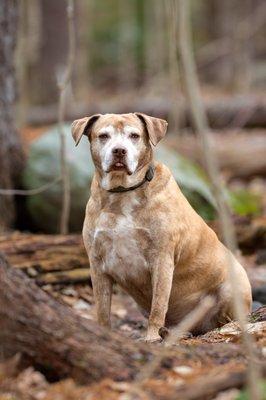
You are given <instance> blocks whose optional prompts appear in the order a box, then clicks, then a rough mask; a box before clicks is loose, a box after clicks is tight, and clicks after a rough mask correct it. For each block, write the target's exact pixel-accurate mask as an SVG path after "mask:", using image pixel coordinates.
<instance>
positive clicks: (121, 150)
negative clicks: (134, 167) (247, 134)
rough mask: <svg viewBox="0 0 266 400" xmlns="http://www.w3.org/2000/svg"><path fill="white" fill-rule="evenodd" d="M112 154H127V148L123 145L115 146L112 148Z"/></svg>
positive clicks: (120, 155) (119, 155)
mask: <svg viewBox="0 0 266 400" xmlns="http://www.w3.org/2000/svg"><path fill="white" fill-rule="evenodd" d="M112 152H113V154H114V155H115V156H118V157H122V156H125V155H126V154H127V150H126V149H125V148H124V147H115V148H114V149H113V150H112Z"/></svg>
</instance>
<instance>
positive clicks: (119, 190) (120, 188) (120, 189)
mask: <svg viewBox="0 0 266 400" xmlns="http://www.w3.org/2000/svg"><path fill="white" fill-rule="evenodd" d="M153 177H154V166H153V165H150V166H149V168H148V170H147V172H146V174H145V176H144V178H143V179H142V181H141V182H140V183H137V184H136V185H134V186H130V187H128V188H126V187H124V186H118V187H116V188H113V189H109V190H107V192H111V193H123V192H129V191H130V190H134V189H137V188H139V187H140V186H142V185H143V184H144V183H145V182H150V181H151V180H152V178H153Z"/></svg>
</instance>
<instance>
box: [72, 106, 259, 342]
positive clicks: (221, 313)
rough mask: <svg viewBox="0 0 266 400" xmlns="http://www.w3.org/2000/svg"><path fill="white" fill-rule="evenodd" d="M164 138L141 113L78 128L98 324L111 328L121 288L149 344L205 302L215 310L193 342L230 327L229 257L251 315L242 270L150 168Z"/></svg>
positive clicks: (163, 174)
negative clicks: (85, 168) (85, 149)
mask: <svg viewBox="0 0 266 400" xmlns="http://www.w3.org/2000/svg"><path fill="white" fill-rule="evenodd" d="M166 130H167V122H166V121H164V120H162V119H159V118H155V117H151V116H148V115H146V114H143V113H129V114H105V115H101V114H95V115H92V116H90V117H85V118H82V119H79V120H76V121H74V122H73V124H72V135H73V138H74V140H75V143H76V145H78V143H79V141H80V139H81V137H82V136H83V135H85V136H87V137H88V138H89V142H90V150H91V155H92V159H93V162H94V164H95V174H94V177H93V180H92V184H91V195H90V198H89V201H88V203H87V207H86V216H85V221H84V227H83V240H84V245H85V248H86V251H87V253H88V257H89V262H90V266H91V273H92V284H93V292H94V297H95V302H96V309H97V318H98V322H99V324H100V325H102V326H105V327H110V310H111V297H112V286H113V284H114V283H115V282H116V283H117V284H118V285H120V286H121V287H122V288H123V289H124V290H125V291H126V292H127V293H128V294H129V295H131V296H132V297H133V299H134V300H135V301H136V303H137V304H138V306H139V307H140V309H141V310H142V312H143V314H144V315H146V316H148V328H147V333H146V336H145V340H146V341H147V342H154V341H158V340H160V339H161V337H160V335H159V330H160V328H162V327H171V326H175V325H177V324H178V323H179V322H180V321H181V320H182V319H183V318H184V317H185V316H186V315H187V314H188V313H189V312H190V311H192V310H193V309H194V308H195V307H196V305H197V304H198V303H199V302H200V301H201V299H202V298H204V296H206V295H208V294H209V295H212V296H214V298H215V300H216V301H215V305H214V306H213V307H212V309H211V310H210V311H209V312H208V314H207V315H206V316H205V317H204V318H203V319H202V320H201V321H199V322H198V323H197V324H196V325H195V327H194V328H193V330H192V333H193V334H200V333H205V332H206V331H208V330H211V329H214V328H216V327H219V326H222V325H223V324H225V323H226V322H228V321H229V320H231V319H233V316H234V315H233V300H232V293H231V288H230V285H229V283H228V279H227V278H228V270H229V268H230V262H229V259H230V257H231V260H233V263H234V265H235V268H236V271H237V279H238V286H239V296H241V298H242V300H243V304H244V307H245V312H246V313H247V314H248V313H249V312H250V310H251V303H252V297H251V288H250V283H249V280H248V277H247V275H246V272H245V270H244V268H243V267H242V266H241V265H240V263H239V262H238V261H237V260H236V258H235V257H234V256H233V255H232V254H231V253H230V252H229V250H228V249H227V248H226V247H225V246H224V245H223V244H222V243H221V242H220V241H219V240H218V238H217V236H216V234H215V233H214V231H213V230H212V229H211V228H210V227H209V226H208V225H207V224H206V223H205V222H204V221H203V219H202V218H201V217H200V216H199V215H198V214H197V213H196V211H195V210H194V209H193V208H192V207H191V206H190V204H189V203H188V201H187V199H186V198H185V197H184V195H183V194H182V192H181V190H180V189H179V187H178V185H177V183H176V181H175V180H174V178H173V176H172V174H171V172H170V170H169V169H168V168H167V167H166V166H165V165H164V164H161V163H158V162H155V161H154V159H153V148H154V146H156V145H157V144H158V143H159V141H160V140H161V139H162V138H163V137H164V136H165V134H166Z"/></svg>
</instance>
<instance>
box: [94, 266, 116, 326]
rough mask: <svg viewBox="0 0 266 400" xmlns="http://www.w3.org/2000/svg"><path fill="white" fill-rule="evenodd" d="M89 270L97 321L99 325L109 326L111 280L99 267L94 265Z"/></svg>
mask: <svg viewBox="0 0 266 400" xmlns="http://www.w3.org/2000/svg"><path fill="white" fill-rule="evenodd" d="M91 270H92V274H91V277H92V286H93V294H94V299H95V303H96V310H97V319H98V323H99V324H100V325H101V326H105V327H110V326H111V322H110V313H111V300H112V289H113V281H112V279H111V278H110V277H109V276H108V275H106V274H105V273H103V272H102V271H101V270H99V268H97V267H96V268H95V266H94V267H92V268H91Z"/></svg>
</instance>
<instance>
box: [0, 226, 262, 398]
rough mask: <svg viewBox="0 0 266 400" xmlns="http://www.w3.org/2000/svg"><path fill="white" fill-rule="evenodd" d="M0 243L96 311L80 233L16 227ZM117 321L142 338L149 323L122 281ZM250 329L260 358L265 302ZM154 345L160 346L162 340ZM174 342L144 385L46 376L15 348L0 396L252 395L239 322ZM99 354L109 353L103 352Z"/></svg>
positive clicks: (82, 309)
mask: <svg viewBox="0 0 266 400" xmlns="http://www.w3.org/2000/svg"><path fill="white" fill-rule="evenodd" d="M66 248H68V254H67V251H66ZM0 251H2V252H3V253H4V254H5V255H6V257H7V258H8V260H9V262H10V263H11V264H12V265H13V266H14V267H16V268H20V269H23V270H24V271H25V272H26V273H27V274H28V275H29V276H31V277H32V279H35V280H36V281H37V282H39V284H40V285H42V287H43V289H44V290H46V291H47V292H49V293H50V294H51V295H52V296H54V297H56V298H57V299H58V300H59V301H63V302H64V303H66V304H68V305H69V306H70V307H72V308H73V309H74V310H75V312H76V313H78V314H80V315H81V316H82V317H84V318H87V319H94V318H95V306H94V300H93V293H92V287H91V284H90V281H89V269H88V265H87V260H86V256H85V254H84V251H83V250H82V244H81V242H80V237H79V236H78V235H70V236H66V237H62V236H59V235H58V236H51V235H47V236H46V235H31V234H28V235H27V234H21V233H13V234H10V235H7V236H2V237H0ZM47 252H48V253H47ZM49 254H50V256H49ZM62 257H63V258H62ZM250 257H252V256H250V255H249V256H248V258H247V260H249V258H250ZM253 258H254V256H253ZM60 260H61V261H60ZM67 260H68V262H67ZM60 262H61V264H60ZM252 262H253V264H252V263H250V262H249V270H250V271H253V278H252V282H254V283H255V284H256V279H257V280H260V279H261V277H260V275H259V277H260V278H258V276H257V272H258V271H259V270H258V271H257V268H260V267H259V266H257V265H256V263H255V262H254V260H253V261H252ZM73 265H74V267H75V268H74V269H73ZM71 268H72V269H71ZM55 270H56V271H55ZM81 271H83V275H82V273H81ZM60 273H61V275H60ZM250 276H252V274H250ZM256 276H257V278H256ZM55 282H57V283H55ZM264 283H265V282H264ZM260 284H261V280H260ZM112 322H113V328H114V329H115V330H118V331H119V332H120V333H121V335H124V336H125V337H128V338H130V339H131V340H138V339H139V338H140V337H141V336H142V335H143V334H144V331H145V327H146V321H145V320H144V318H143V317H142V315H141V314H140V312H139V311H138V309H137V307H136V306H135V304H134V302H133V301H132V300H131V299H130V298H129V297H128V296H127V295H126V294H125V293H123V292H121V290H120V289H119V288H116V289H115V293H114V296H113V305H112ZM248 329H249V332H250V333H251V335H252V336H253V338H254V340H255V342H256V357H257V359H258V360H259V363H260V365H262V364H263V359H264V358H265V356H266V308H265V307H262V308H260V309H259V311H257V312H256V313H254V314H253V315H252V317H251V318H250V324H249V325H248ZM154 346H159V347H161V348H162V346H163V344H158V345H154ZM174 349H175V353H176V357H175V358H174V359H168V358H167V355H166V357H164V358H163V361H162V363H161V368H160V369H159V370H157V371H156V372H155V374H153V375H152V376H151V377H150V378H149V379H147V380H146V381H144V383H143V385H142V387H141V388H140V387H139V386H136V383H132V382H113V381H111V380H110V379H108V378H106V379H104V380H103V381H101V382H99V383H97V384H93V385H91V386H86V387H79V386H78V385H77V384H76V383H75V382H74V381H73V380H71V379H67V380H64V381H60V382H48V381H47V378H46V377H45V376H44V375H42V374H41V373H40V372H39V371H37V370H35V369H34V368H33V367H28V368H26V369H21V365H20V362H19V356H16V357H15V358H14V359H12V360H9V361H6V362H3V363H2V364H1V365H0V400H11V399H12V400H15V399H23V400H24V399H25V400H35V399H36V400H38V399H44V400H68V399H69V400H70V399H73V400H74V399H81V400H83V399H84V400H91V399H93V400H94V399H108V400H109V399H111V400H112V399H121V400H127V399H137V398H139V399H149V398H156V399H157V398H158V399H202V400H205V399H219V400H221V399H223V400H226V399H228V400H229V399H237V398H239V399H245V398H247V397H245V392H243V391H242V389H243V388H244V387H245V371H246V365H247V359H246V356H245V352H244V351H243V346H242V344H241V334H240V331H239V328H238V326H237V324H236V323H234V322H232V323H230V324H227V325H226V326H224V327H223V328H222V329H220V330H216V331H212V332H209V333H207V334H205V335H203V336H199V337H191V338H187V339H183V340H182V341H181V342H180V343H176V344H175V345H174ZM99 356H100V357H104V354H103V355H99ZM114 367H115V366H114ZM140 373H141V371H140ZM239 396H240V397H239Z"/></svg>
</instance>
